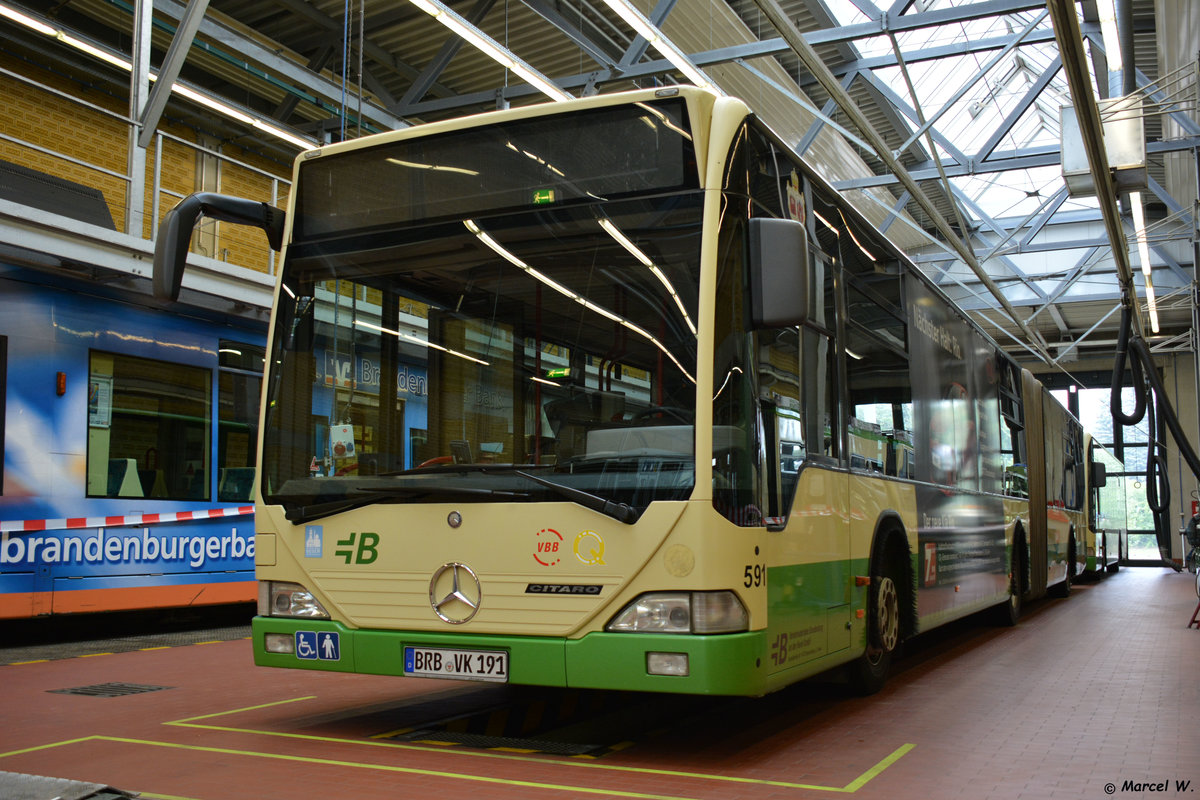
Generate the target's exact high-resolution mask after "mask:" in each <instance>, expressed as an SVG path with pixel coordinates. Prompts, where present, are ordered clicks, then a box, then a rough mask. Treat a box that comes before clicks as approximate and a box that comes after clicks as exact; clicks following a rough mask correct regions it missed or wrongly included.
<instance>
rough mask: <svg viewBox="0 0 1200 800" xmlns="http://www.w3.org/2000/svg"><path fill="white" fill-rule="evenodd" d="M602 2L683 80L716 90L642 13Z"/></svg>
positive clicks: (614, 0)
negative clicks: (677, 71) (670, 65)
mask: <svg viewBox="0 0 1200 800" xmlns="http://www.w3.org/2000/svg"><path fill="white" fill-rule="evenodd" d="M604 2H605V4H606V5H607V6H608V7H609V8H611V9H612V10H613V11H614V12H616V14H617V16H618V17H620V18H621V19H623V20H625V22H626V23H627V24H628V25H629V26H630V27H631V28H633V30H634V32H635V33H636V34H637V35H638V36H641V37H642V38H643V39H645V40H646V41H647V42H649V43H650V46H651V47H653V48H654V49H655V50H657V51H658V52H659V55H661V56H662V57H663V58H665V59H666V60H667V61H670V62H671V64H672V66H674V67H675V69H677V70H679V71H680V72H682V73H683V76H684V77H685V78H687V79H688V80H689V81H691V82H692V83H693V84H695V85H696V86H699V87H700V88H701V89H713V90H717V87H716V85H715V84H713V83H712V82H711V81H710V80H709V79H708V77H707V76H706V75H705V74H704V73H703V72H701V71H700V69H699V68H698V67H697V66H696V65H695V64H693V63H692V62H691V59H689V58H688V57H687V56H685V55H684V54H683V51H681V50H680V49H679V48H677V47H676V46H675V43H674V42H672V41H671V40H670V39H668V38H667V37H666V36H664V35H663V33H662V31H660V30H659V29H658V28H656V27H655V26H654V24H653V23H651V22H650V20H648V19H646V18H645V17H644V16H643V15H642V12H640V11H638V10H637V9H636V8H634V7H633V6H631V5H630V4H629V3H627V2H625V0H604Z"/></svg>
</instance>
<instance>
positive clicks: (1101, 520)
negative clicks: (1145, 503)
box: [1083, 435, 1129, 575]
mask: <svg viewBox="0 0 1200 800" xmlns="http://www.w3.org/2000/svg"><path fill="white" fill-rule="evenodd" d="M1087 447H1088V448H1089V451H1090V453H1091V457H1090V458H1089V461H1088V464H1089V466H1090V468H1091V469H1092V470H1095V471H1096V472H1099V471H1103V473H1104V474H1103V475H1102V476H1101V475H1099V474H1097V475H1095V476H1094V477H1093V478H1092V479H1091V480H1090V481H1089V485H1090V487H1091V493H1090V495H1089V496H1088V520H1087V533H1086V536H1085V538H1084V542H1083V544H1084V548H1085V549H1084V564H1083V569H1084V571H1085V572H1086V573H1088V574H1094V575H1099V574H1103V573H1105V572H1116V571H1117V570H1119V569H1120V568H1121V557H1122V556H1121V541H1122V540H1123V539H1124V535H1125V534H1126V533H1127V532H1128V530H1129V524H1128V521H1127V519H1126V511H1125V507H1126V500H1125V478H1124V477H1123V475H1122V473H1124V471H1125V466H1124V465H1123V464H1122V463H1121V461H1120V459H1118V458H1117V457H1116V456H1114V455H1113V454H1112V453H1110V452H1109V451H1108V450H1106V449H1105V448H1104V446H1103V445H1101V444H1100V443H1099V442H1097V441H1096V440H1095V439H1093V438H1092V437H1091V436H1090V435H1089V436H1087Z"/></svg>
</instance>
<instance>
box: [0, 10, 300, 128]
mask: <svg viewBox="0 0 1200 800" xmlns="http://www.w3.org/2000/svg"><path fill="white" fill-rule="evenodd" d="M0 17H7V18H8V19H10V20H12V21H13V22H16V23H17V24H19V25H24V26H25V27H26V28H29V29H30V30H32V31H36V32H37V33H40V34H42V35H44V36H49V37H51V38H52V39H57V40H58V41H60V42H62V43H63V44H65V45H68V46H70V47H73V48H75V49H76V50H78V51H80V52H81V53H87V54H88V55H89V56H91V57H92V58H97V59H99V60H101V61H103V62H105V63H106V64H111V65H112V66H114V67H116V68H118V69H122V70H125V71H126V72H132V71H133V65H132V64H131V63H130V62H129V61H127V60H126V59H124V58H122V57H120V56H118V55H116V54H115V53H112V52H109V51H108V50H105V49H103V48H100V47H97V46H95V45H93V44H90V43H89V42H85V41H84V40H82V39H79V38H78V37H75V36H72V35H71V34H69V33H67V32H66V31H65V30H60V29H59V28H55V27H53V26H51V25H47V24H46V23H44V22H41V21H40V20H37V19H34V18H33V17H30V16H28V15H26V14H23V13H21V12H20V11H17V10H16V9H14V8H11V7H9V6H7V5H4V4H3V3H0ZM149 77H150V80H152V81H154V80H157V79H158V76H157V75H155V74H154V73H150V76H149ZM171 91H172V92H175V93H176V94H178V95H179V96H180V97H186V98H187V99H188V100H191V101H192V102H194V103H198V104H200V105H202V106H204V107H205V108H208V109H209V110H211V111H215V112H217V113H218V114H221V115H222V116H225V117H228V118H229V119H233V120H236V121H238V122H240V123H242V124H243V125H250V126H251V127H254V128H257V129H258V130H260V131H263V132H265V133H269V134H270V135H272V136H274V137H275V138H277V139H282V140H283V141H285V142H289V143H291V144H294V145H296V146H297V147H299V148H300V149H302V150H308V149H309V148H312V147H315V146H316V143H315V142H313V141H310V140H307V139H303V138H301V137H299V136H296V135H295V134H291V133H288V132H287V131H285V130H283V129H281V128H278V127H276V126H275V125H272V124H271V123H269V122H265V121H263V120H261V119H256V118H254V117H251V116H250V115H249V114H246V113H243V112H241V111H238V110H237V109H236V108H234V107H233V106H230V105H227V104H226V103H223V102H221V101H220V100H218V99H216V98H215V97H212V96H211V95H209V94H206V93H204V92H201V91H198V90H196V89H192V88H190V87H188V86H184V85H183V84H181V83H180V82H179V81H176V82H175V83H174V84H173V85H172V86H171Z"/></svg>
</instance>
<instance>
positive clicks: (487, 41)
mask: <svg viewBox="0 0 1200 800" xmlns="http://www.w3.org/2000/svg"><path fill="white" fill-rule="evenodd" d="M409 2H410V3H412V4H413V5H414V6H416V7H417V8H419V9H421V10H422V11H424V12H425V13H426V14H428V15H429V16H431V17H433V18H434V19H436V20H437V21H438V22H440V23H442V25H444V26H446V27H447V28H449V29H450V30H451V31H452V32H453V33H455V34H456V35H457V36H459V37H461V38H462V39H463V40H464V41H466V42H467V43H468V44H470V45H471V46H472V47H474V48H475V49H476V50H478V51H479V52H481V53H483V54H484V55H486V56H487V57H488V58H490V59H492V60H493V61H495V62H496V63H497V64H499V65H500V66H502V67H504V68H505V69H507V70H511V71H512V72H513V73H515V74H516V75H518V76H519V77H520V78H521V79H522V80H524V81H525V82H526V83H528V84H529V85H530V86H533V87H534V88H536V89H537V90H538V91H539V92H541V93H542V94H544V95H546V96H547V97H549V98H550V99H551V100H556V101H559V102H561V101H563V100H574V99H575V98H574V97H572V96H571V95H569V94H567V93H566V92H564V91H563V90H562V89H560V88H558V87H557V86H555V85H554V83H553V82H552V81H551V80H550V79H549V78H547V77H546V76H545V75H543V74H542V73H540V72H538V71H537V70H536V69H534V68H533V67H531V66H529V64H528V63H526V62H525V61H523V60H522V59H521V58H520V57H519V56H518V55H517V54H516V53H514V52H512V51H511V50H509V49H508V48H507V47H504V46H503V45H501V44H500V43H499V42H497V41H496V40H495V39H493V38H492V37H490V36H488V35H487V34H486V33H484V32H483V31H481V30H479V28H477V27H475V26H474V25H472V24H471V23H470V22H468V21H467V20H466V19H464V18H463V17H461V16H459V15H458V13H456V12H455V11H454V9H452V8H450V7H449V6H447V5H445V4H444V3H442V2H440V0H409Z"/></svg>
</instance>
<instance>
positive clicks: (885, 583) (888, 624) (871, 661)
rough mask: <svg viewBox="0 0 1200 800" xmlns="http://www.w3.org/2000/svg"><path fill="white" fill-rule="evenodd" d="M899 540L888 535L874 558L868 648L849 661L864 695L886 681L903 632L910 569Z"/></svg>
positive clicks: (852, 680) (854, 684)
mask: <svg viewBox="0 0 1200 800" xmlns="http://www.w3.org/2000/svg"><path fill="white" fill-rule="evenodd" d="M895 541H898V540H897V539H896V538H895V537H889V538H888V539H886V540H885V541H884V542H883V547H882V548H881V549H879V550H878V551H877V552H876V553H875V555H874V556H873V557H872V559H871V562H872V567H871V591H870V597H869V599H868V605H867V649H866V651H865V652H864V653H863V654H862V655H861V656H859V657H858V658H857V659H855V660H854V661H853V662H851V664H850V671H849V672H850V674H849V677H850V685H851V686H852V687H853V688H854V690H855V691H856V692H857V693H858V694H861V695H869V694H875V693H876V692H878V691H879V690H880V689H882V688H883V686H884V684H885V683H887V678H888V672H889V671H890V670H891V666H892V656H893V654H894V653H895V652H896V649H897V648H898V647H899V646H900V640H901V637H902V635H903V631H904V627H905V626H904V614H905V606H904V600H903V596H904V594H905V593H904V589H903V587H905V586H907V585H908V584H907V583H906V582H905V575H907V574H908V571H907V570H906V569H905V564H904V562H903V561H901V560H900V557H899V553H900V549H899V548H898V547H893V546H891V545H892V543H893V542H895Z"/></svg>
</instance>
